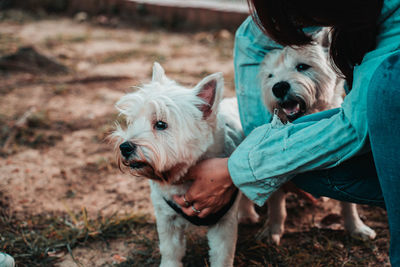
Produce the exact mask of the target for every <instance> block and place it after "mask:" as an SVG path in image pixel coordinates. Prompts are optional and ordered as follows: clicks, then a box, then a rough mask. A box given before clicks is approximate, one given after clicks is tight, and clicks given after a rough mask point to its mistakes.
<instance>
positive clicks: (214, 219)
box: [164, 189, 239, 226]
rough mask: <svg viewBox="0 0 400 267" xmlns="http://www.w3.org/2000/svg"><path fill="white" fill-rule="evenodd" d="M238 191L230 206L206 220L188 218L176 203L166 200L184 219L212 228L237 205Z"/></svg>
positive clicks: (224, 207) (234, 194) (194, 217)
mask: <svg viewBox="0 0 400 267" xmlns="http://www.w3.org/2000/svg"><path fill="white" fill-rule="evenodd" d="M238 191H239V190H237V189H236V190H235V193H233V196H232V198H231V199H230V200H229V202H228V204H226V205H225V206H223V207H222V209H220V210H219V211H217V212H216V213H213V214H210V215H208V216H207V217H205V218H199V217H197V216H188V215H186V214H185V213H184V212H183V211H182V209H181V207H179V205H177V204H176V203H175V202H174V201H172V200H168V199H166V198H165V197H164V200H165V202H167V204H168V205H169V206H170V207H171V208H172V209H173V210H174V211H175V212H176V213H178V214H180V215H181V216H182V217H183V218H185V219H186V220H188V221H189V222H191V223H192V224H194V225H197V226H210V225H214V224H216V223H217V222H218V221H219V220H220V219H221V218H222V217H223V216H224V215H225V214H226V213H227V212H228V210H229V209H230V208H231V207H232V205H233V203H235V200H236V197H237V194H238Z"/></svg>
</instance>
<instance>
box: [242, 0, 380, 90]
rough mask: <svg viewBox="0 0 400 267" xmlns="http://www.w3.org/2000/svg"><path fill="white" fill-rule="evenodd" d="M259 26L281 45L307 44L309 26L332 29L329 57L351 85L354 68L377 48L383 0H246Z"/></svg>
mask: <svg viewBox="0 0 400 267" xmlns="http://www.w3.org/2000/svg"><path fill="white" fill-rule="evenodd" d="M247 2H248V4H249V7H250V11H251V14H252V17H253V20H254V21H255V22H256V24H257V25H258V26H259V27H260V29H261V30H262V31H263V32H264V33H265V34H267V35H268V36H270V37H271V38H272V39H274V40H275V41H276V42H278V43H280V44H282V45H305V44H308V43H310V42H311V41H312V40H311V38H310V37H309V36H308V35H306V34H305V33H304V32H303V28H304V27H306V26H329V27H331V28H332V30H331V34H332V42H331V45H330V49H329V50H330V56H331V60H332V61H333V63H334V66H336V68H337V69H338V72H339V71H340V72H341V74H342V75H343V76H344V78H345V79H346V81H347V83H348V86H349V87H350V88H351V86H352V82H353V69H354V66H355V65H358V64H360V63H361V61H362V59H363V57H364V55H365V54H366V53H367V52H368V51H371V50H372V49H374V48H375V46H376V35H377V33H378V29H379V28H378V27H379V25H378V18H379V15H380V13H381V9H382V5H383V0H335V1H332V4H329V3H327V2H326V1H323V0H303V1H299V0H275V1H274V0H247Z"/></svg>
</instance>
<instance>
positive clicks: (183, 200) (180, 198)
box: [172, 195, 191, 208]
mask: <svg viewBox="0 0 400 267" xmlns="http://www.w3.org/2000/svg"><path fill="white" fill-rule="evenodd" d="M172 198H173V199H174V201H175V203H176V204H178V205H179V206H181V207H185V208H187V207H189V206H190V204H191V202H190V201H189V200H188V197H187V196H186V195H174V196H173V197H172Z"/></svg>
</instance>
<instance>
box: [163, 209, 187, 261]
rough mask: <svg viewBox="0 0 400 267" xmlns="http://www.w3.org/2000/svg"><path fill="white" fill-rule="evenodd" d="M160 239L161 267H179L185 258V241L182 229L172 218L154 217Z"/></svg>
mask: <svg viewBox="0 0 400 267" xmlns="http://www.w3.org/2000/svg"><path fill="white" fill-rule="evenodd" d="M156 217H157V232H158V237H159V239H160V253H161V263H160V266H161V267H180V266H182V258H183V256H185V250H186V239H185V237H184V229H183V227H182V226H181V225H178V224H176V220H174V217H173V216H172V217H171V216H163V215H161V216H156Z"/></svg>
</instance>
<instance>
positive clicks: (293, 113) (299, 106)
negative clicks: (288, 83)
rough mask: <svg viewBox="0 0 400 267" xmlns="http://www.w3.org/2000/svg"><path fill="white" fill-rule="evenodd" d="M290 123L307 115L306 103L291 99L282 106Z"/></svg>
mask: <svg viewBox="0 0 400 267" xmlns="http://www.w3.org/2000/svg"><path fill="white" fill-rule="evenodd" d="M280 106H281V108H282V111H283V112H284V113H285V114H286V117H287V118H288V120H289V121H294V120H295V119H297V118H299V117H301V116H302V115H303V114H304V113H305V103H304V101H302V100H300V99H299V100H297V99H290V100H287V101H285V102H283V103H281V104H280Z"/></svg>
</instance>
